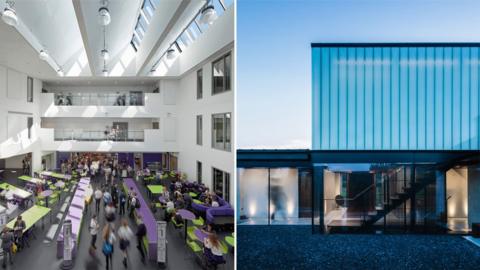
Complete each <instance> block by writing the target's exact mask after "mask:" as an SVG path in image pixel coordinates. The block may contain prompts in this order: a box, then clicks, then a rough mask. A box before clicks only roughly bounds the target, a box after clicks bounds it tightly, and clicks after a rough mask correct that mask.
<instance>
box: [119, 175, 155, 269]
mask: <svg viewBox="0 0 480 270" xmlns="http://www.w3.org/2000/svg"><path fill="white" fill-rule="evenodd" d="M123 186H124V189H125V191H129V190H130V188H133V191H134V192H136V193H137V199H138V200H139V201H140V208H137V209H135V211H136V213H137V214H140V215H141V216H142V220H143V223H144V224H145V227H146V228H147V245H148V247H147V252H148V258H149V259H150V260H152V261H156V260H157V221H156V220H155V217H154V216H153V213H152V211H151V210H150V208H149V207H148V204H147V203H146V202H145V200H144V199H143V197H142V194H141V193H140V191H139V190H138V188H137V185H136V184H135V181H133V179H131V178H125V179H124V180H123Z"/></svg>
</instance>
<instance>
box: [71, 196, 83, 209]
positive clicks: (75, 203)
mask: <svg viewBox="0 0 480 270" xmlns="http://www.w3.org/2000/svg"><path fill="white" fill-rule="evenodd" d="M72 205H73V206H76V207H78V208H80V209H82V210H83V208H84V206H85V200H84V199H83V198H82V197H78V196H74V197H73V199H72Z"/></svg>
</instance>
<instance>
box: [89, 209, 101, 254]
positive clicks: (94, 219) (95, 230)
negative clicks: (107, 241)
mask: <svg viewBox="0 0 480 270" xmlns="http://www.w3.org/2000/svg"><path fill="white" fill-rule="evenodd" d="M99 229H100V225H98V220H97V215H96V214H93V215H92V219H91V221H90V235H92V242H91V244H90V246H91V247H93V248H94V249H97V246H96V245H95V243H96V242H97V233H98V230H99Z"/></svg>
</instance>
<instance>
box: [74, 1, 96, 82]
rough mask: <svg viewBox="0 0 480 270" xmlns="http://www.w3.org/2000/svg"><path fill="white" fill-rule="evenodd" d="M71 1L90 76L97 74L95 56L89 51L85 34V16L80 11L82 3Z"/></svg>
mask: <svg viewBox="0 0 480 270" xmlns="http://www.w3.org/2000/svg"><path fill="white" fill-rule="evenodd" d="M72 1H73V8H74V9H75V15H76V17H77V22H78V28H79V29H80V33H81V35H82V41H83V47H84V48H85V52H86V54H87V59H88V66H89V67H90V70H91V72H92V76H95V75H96V74H97V70H96V69H95V58H94V56H93V55H92V53H91V50H90V46H89V45H88V44H89V42H88V34H87V26H86V25H85V18H84V17H83V12H82V5H81V2H82V1H81V0H72Z"/></svg>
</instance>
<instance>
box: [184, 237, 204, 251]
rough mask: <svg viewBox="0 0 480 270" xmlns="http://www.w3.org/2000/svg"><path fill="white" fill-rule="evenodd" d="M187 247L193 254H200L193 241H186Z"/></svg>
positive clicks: (197, 246) (198, 247) (200, 249)
mask: <svg viewBox="0 0 480 270" xmlns="http://www.w3.org/2000/svg"><path fill="white" fill-rule="evenodd" d="M187 245H188V246H189V247H190V249H191V250H192V251H193V252H194V253H197V252H201V251H202V248H201V247H200V246H199V245H198V244H197V243H196V242H195V241H188V240H187Z"/></svg>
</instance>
